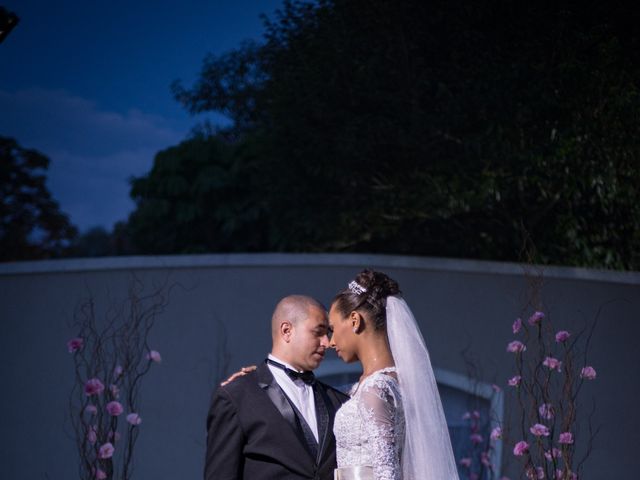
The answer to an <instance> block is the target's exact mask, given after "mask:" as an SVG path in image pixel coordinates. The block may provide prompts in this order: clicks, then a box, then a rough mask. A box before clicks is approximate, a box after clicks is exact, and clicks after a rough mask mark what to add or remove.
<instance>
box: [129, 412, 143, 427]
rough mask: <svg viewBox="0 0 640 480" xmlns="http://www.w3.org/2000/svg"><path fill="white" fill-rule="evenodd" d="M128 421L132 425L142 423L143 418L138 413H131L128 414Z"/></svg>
mask: <svg viewBox="0 0 640 480" xmlns="http://www.w3.org/2000/svg"><path fill="white" fill-rule="evenodd" d="M127 422H129V423H130V424H131V425H140V424H141V423H142V418H140V415H138V414H137V413H130V414H129V415H127Z"/></svg>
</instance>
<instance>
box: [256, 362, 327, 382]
mask: <svg viewBox="0 0 640 480" xmlns="http://www.w3.org/2000/svg"><path fill="white" fill-rule="evenodd" d="M265 362H267V363H268V364H269V365H273V366H274V367H276V368H279V369H281V370H284V373H286V374H287V375H289V378H290V379H291V380H293V381H294V382H295V381H296V380H302V381H303V382H304V383H306V384H307V385H313V384H314V383H316V376H315V375H314V374H313V372H312V371H311V370H307V371H306V372H296V371H295V370H291V369H290V368H289V367H287V366H286V365H283V364H281V363H278V362H276V361H275V360H271V359H270V358H267V359H266V360H265Z"/></svg>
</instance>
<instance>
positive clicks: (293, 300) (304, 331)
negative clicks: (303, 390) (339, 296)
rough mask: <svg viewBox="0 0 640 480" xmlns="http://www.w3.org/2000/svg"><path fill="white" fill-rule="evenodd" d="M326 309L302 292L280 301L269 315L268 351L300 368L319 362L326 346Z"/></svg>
mask: <svg viewBox="0 0 640 480" xmlns="http://www.w3.org/2000/svg"><path fill="white" fill-rule="evenodd" d="M328 328H329V323H328V320H327V311H326V309H325V308H324V307H323V306H322V304H321V303H320V302H318V301H317V300H314V299H313V298H311V297H307V296H304V295H290V296H288V297H285V298H283V299H282V300H280V302H279V303H278V305H277V306H276V309H275V311H274V312H273V317H272V318H271V334H272V338H273V345H272V350H271V353H272V354H273V355H274V356H276V357H277V358H279V359H280V360H282V361H284V362H285V363H288V364H289V365H291V366H292V367H294V368H296V369H297V370H299V371H305V370H313V369H315V368H317V367H318V365H320V362H321V361H322V359H323V358H324V352H325V350H326V349H327V348H328V347H329V337H328V336H327V332H328Z"/></svg>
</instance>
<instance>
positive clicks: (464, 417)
mask: <svg viewBox="0 0 640 480" xmlns="http://www.w3.org/2000/svg"><path fill="white" fill-rule="evenodd" d="M470 418H471V412H464V415H462V420H469V419H470Z"/></svg>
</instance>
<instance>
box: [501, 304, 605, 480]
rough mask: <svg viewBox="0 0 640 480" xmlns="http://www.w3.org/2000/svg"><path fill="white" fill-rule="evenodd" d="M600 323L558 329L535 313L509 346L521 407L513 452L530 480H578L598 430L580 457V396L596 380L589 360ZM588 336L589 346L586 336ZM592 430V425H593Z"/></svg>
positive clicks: (518, 325) (515, 329)
mask: <svg viewBox="0 0 640 480" xmlns="http://www.w3.org/2000/svg"><path fill="white" fill-rule="evenodd" d="M595 324H596V322H593V323H592V325H591V328H590V329H587V328H586V327H585V329H583V330H582V331H581V332H579V333H578V334H577V335H573V334H572V333H570V332H569V331H567V330H554V329H553V327H552V324H551V322H550V321H549V319H548V317H547V315H546V314H545V313H544V312H542V311H534V312H533V313H532V314H531V315H530V316H529V317H528V319H527V321H523V320H522V319H521V318H517V319H516V320H515V321H514V322H513V325H512V328H511V330H512V333H513V335H515V336H516V339H514V340H512V341H511V342H509V343H508V344H507V347H506V350H507V352H508V353H510V354H512V355H513V356H514V364H515V371H514V375H513V376H511V378H509V379H508V380H507V385H508V388H509V389H512V391H513V393H514V394H515V398H516V405H517V410H518V414H517V419H518V421H517V427H516V428H512V429H511V433H512V435H513V437H514V440H515V442H514V444H513V450H512V452H513V455H514V456H515V457H516V458H517V459H519V460H520V461H521V462H522V465H523V469H524V474H525V476H526V478H528V479H555V480H577V479H578V477H579V475H580V470H581V468H582V465H583V463H584V461H585V460H586V458H587V456H588V454H589V452H590V449H591V442H592V440H593V438H594V436H595V434H594V433H593V432H592V431H591V432H590V434H589V436H588V437H587V438H585V445H586V452H585V453H584V455H583V456H582V458H581V459H578V458H577V452H576V439H577V436H578V428H579V423H578V415H577V414H578V395H579V393H580V391H581V390H582V387H583V384H584V383H585V382H590V381H594V380H595V379H596V376H597V374H596V370H595V369H594V367H593V366H591V365H588V364H587V354H586V352H587V350H588V348H587V347H588V344H589V342H590V340H591V337H592V334H593V330H594V328H595ZM583 338H584V339H586V344H585V346H584V348H581V343H580V342H581V340H582V339H583ZM589 427H590V430H591V425H590V423H589Z"/></svg>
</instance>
